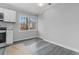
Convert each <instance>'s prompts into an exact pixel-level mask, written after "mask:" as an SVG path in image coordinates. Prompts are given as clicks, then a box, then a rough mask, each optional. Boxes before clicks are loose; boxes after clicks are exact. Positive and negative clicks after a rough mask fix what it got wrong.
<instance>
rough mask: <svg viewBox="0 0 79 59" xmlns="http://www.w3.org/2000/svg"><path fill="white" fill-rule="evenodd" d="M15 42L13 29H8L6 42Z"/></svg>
mask: <svg viewBox="0 0 79 59" xmlns="http://www.w3.org/2000/svg"><path fill="white" fill-rule="evenodd" d="M12 43H13V30H7V32H6V44H12Z"/></svg>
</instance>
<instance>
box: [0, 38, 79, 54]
mask: <svg viewBox="0 0 79 59" xmlns="http://www.w3.org/2000/svg"><path fill="white" fill-rule="evenodd" d="M18 43H22V44H24V45H25V46H27V47H29V48H30V49H31V50H32V52H33V55H78V54H79V53H77V52H74V51H71V50H69V49H66V48H63V47H60V46H57V45H54V44H51V43H49V42H46V41H44V40H42V39H40V38H34V39H28V40H24V41H20V42H15V43H14V44H18ZM6 48H7V47H4V48H0V55H4V52H5V49H6Z"/></svg>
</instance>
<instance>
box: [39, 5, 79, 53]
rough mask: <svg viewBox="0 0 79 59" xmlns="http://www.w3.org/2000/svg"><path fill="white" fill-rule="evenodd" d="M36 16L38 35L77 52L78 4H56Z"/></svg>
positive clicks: (78, 41) (78, 49) (78, 32)
mask: <svg viewBox="0 0 79 59" xmlns="http://www.w3.org/2000/svg"><path fill="white" fill-rule="evenodd" d="M38 18H39V19H38V32H39V36H40V37H42V38H44V39H45V40H47V41H49V42H52V43H53V42H54V43H56V44H59V45H61V46H63V47H68V48H70V49H72V50H74V51H77V52H79V4H56V5H54V6H52V7H51V8H50V9H48V10H47V11H46V12H44V14H42V15H40V16H39V17H38Z"/></svg>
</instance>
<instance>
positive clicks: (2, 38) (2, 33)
mask: <svg viewBox="0 0 79 59" xmlns="http://www.w3.org/2000/svg"><path fill="white" fill-rule="evenodd" d="M4 42H6V27H0V43H4Z"/></svg>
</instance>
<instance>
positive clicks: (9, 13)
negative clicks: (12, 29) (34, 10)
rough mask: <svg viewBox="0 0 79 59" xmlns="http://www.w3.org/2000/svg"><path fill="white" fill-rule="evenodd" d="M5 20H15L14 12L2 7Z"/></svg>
mask: <svg viewBox="0 0 79 59" xmlns="http://www.w3.org/2000/svg"><path fill="white" fill-rule="evenodd" d="M3 13H4V21H5V22H16V12H15V11H13V10H9V9H3Z"/></svg>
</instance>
